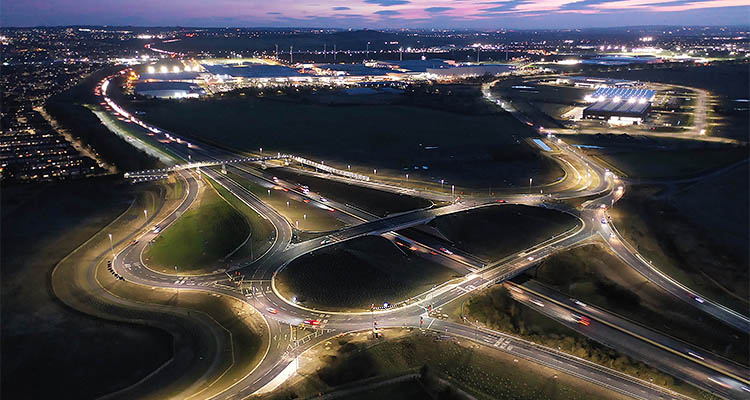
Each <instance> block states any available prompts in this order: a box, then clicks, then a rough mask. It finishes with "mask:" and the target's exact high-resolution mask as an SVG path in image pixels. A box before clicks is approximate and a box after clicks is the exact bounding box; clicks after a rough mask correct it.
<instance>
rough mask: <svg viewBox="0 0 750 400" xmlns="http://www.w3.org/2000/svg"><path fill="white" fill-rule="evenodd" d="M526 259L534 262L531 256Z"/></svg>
mask: <svg viewBox="0 0 750 400" xmlns="http://www.w3.org/2000/svg"><path fill="white" fill-rule="evenodd" d="M526 259H527V260H529V261H534V257H532V256H528V257H526Z"/></svg>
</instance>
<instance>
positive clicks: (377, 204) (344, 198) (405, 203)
mask: <svg viewBox="0 0 750 400" xmlns="http://www.w3.org/2000/svg"><path fill="white" fill-rule="evenodd" d="M269 172H270V173H272V174H274V175H275V176H277V177H279V178H280V179H283V180H285V181H289V182H292V183H301V184H303V185H307V186H309V187H310V190H311V191H313V192H315V193H318V194H320V195H321V196H323V197H328V198H331V199H334V200H336V201H338V202H340V203H344V204H351V205H353V206H355V207H358V208H360V209H362V210H365V211H367V212H370V213H372V214H375V215H378V216H381V217H384V216H386V215H388V214H395V213H399V212H403V211H409V210H414V209H417V208H424V207H429V206H430V205H431V204H432V203H431V202H430V201H429V200H425V199H420V198H418V197H412V196H406V195H401V194H396V193H390V192H384V191H382V190H375V189H369V188H366V187H361V186H356V185H350V184H346V183H342V182H337V181H333V180H328V179H323V178H318V177H315V176H310V175H306V174H303V173H297V172H294V171H293V170H290V169H287V168H274V169H272V170H269Z"/></svg>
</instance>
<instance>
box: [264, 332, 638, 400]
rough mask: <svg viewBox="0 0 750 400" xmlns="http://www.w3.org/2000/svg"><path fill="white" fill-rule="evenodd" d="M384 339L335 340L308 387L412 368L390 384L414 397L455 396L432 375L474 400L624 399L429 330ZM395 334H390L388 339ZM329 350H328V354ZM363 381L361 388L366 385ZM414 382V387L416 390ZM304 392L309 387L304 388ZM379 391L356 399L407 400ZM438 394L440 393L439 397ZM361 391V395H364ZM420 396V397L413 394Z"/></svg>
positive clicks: (348, 382)
mask: <svg viewBox="0 0 750 400" xmlns="http://www.w3.org/2000/svg"><path fill="white" fill-rule="evenodd" d="M384 334H385V337H386V340H384V341H382V340H381V341H377V342H375V341H373V340H372V339H370V340H368V341H366V342H361V341H356V340H352V339H350V336H345V337H343V338H341V339H338V340H337V343H335V345H334V346H335V347H336V348H337V349H338V351H335V352H334V351H329V352H326V354H325V355H324V356H323V357H321V358H322V359H325V360H327V363H326V364H324V365H323V366H322V367H321V368H320V369H318V370H317V371H316V372H314V373H312V374H309V375H307V374H306V370H303V371H304V372H303V373H305V374H306V380H307V382H305V383H306V384H307V385H308V386H312V383H313V382H314V383H317V384H318V385H319V387H320V386H323V387H326V386H327V387H336V386H340V385H347V386H346V387H351V385H352V383H353V382H358V381H360V380H362V379H366V378H371V377H377V376H385V377H387V376H394V375H398V374H403V373H407V372H409V373H414V372H417V373H419V374H420V375H421V376H420V378H419V380H417V381H410V382H412V383H411V385H409V383H408V382H407V383H403V384H399V385H393V386H394V387H405V388H404V390H405V391H406V392H407V393H412V394H414V395H419V394H420V393H422V396H424V393H425V392H424V391H419V390H416V388H419V387H421V388H422V390H428V391H431V392H432V393H431V396H430V397H428V398H439V399H457V398H463V397H456V396H455V394H453V395H451V393H452V392H453V393H455V391H452V390H450V389H447V390H446V389H445V388H438V386H439V385H438V384H437V383H436V378H442V379H444V380H446V381H448V382H450V384H451V386H453V387H455V388H458V389H460V390H462V391H465V392H467V393H469V394H470V395H472V396H476V398H477V399H529V400H531V399H540V400H541V399H550V398H554V399H559V400H563V399H571V400H572V399H592V398H610V399H621V398H624V397H622V396H620V395H618V394H616V393H614V392H610V391H608V390H606V389H603V388H601V387H599V386H596V385H593V384H590V383H587V382H584V381H582V380H580V379H577V378H574V377H571V376H569V375H566V374H563V373H559V372H557V371H555V370H553V369H549V368H546V367H542V366H540V365H538V364H535V363H532V362H529V361H526V360H524V359H518V358H514V357H513V356H511V355H509V354H506V353H504V352H500V351H496V350H493V349H488V348H486V347H484V346H477V345H474V344H472V343H471V342H468V341H465V340H463V339H455V340H454V339H447V340H443V339H441V338H439V337H438V336H437V335H436V334H434V333H426V334H425V333H419V332H413V333H407V332H405V331H399V330H386V331H385V333H384ZM392 336H394V337H393V338H390V337H392ZM329 353H330V354H329ZM367 382H369V381H365V382H363V383H362V384H361V386H365V385H366V384H367ZM414 384H417V385H418V386H417V387H416V388H415V387H414ZM308 390H309V389H308ZM382 390H383V391H382V392H381V394H384V393H389V394H390V395H389V396H388V397H383V396H380V397H373V396H370V397H359V394H357V395H356V396H355V397H356V398H381V399H382V398H389V399H394V400H396V399H407V398H409V399H410V398H414V397H405V396H404V393H399V392H397V391H393V390H391V389H389V387H385V388H383V389H382ZM306 392H307V391H306V390H304V389H303V388H302V387H299V386H297V387H294V386H293V387H292V388H288V389H286V390H284V391H282V393H281V394H280V395H279V396H278V397H277V398H281V396H284V397H285V398H290V396H294V395H299V396H300V397H303V396H306V395H312V393H310V394H307V393H306ZM438 393H440V394H441V395H438ZM363 395H364V394H363ZM417 398H419V397H417Z"/></svg>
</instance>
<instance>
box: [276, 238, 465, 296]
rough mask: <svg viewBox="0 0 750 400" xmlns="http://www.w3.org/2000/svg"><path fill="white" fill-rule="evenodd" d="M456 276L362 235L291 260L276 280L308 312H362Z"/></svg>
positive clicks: (380, 241) (445, 269) (283, 291)
mask: <svg viewBox="0 0 750 400" xmlns="http://www.w3.org/2000/svg"><path fill="white" fill-rule="evenodd" d="M453 276H454V272H453V271H452V270H450V269H448V268H446V267H443V266H441V265H440V264H436V263H433V262H430V261H428V260H426V259H424V258H422V257H419V256H417V255H411V254H405V253H403V252H402V251H401V250H400V249H399V248H397V247H396V246H395V245H394V244H393V243H392V242H390V241H389V240H387V239H384V238H382V237H379V236H364V237H361V238H357V239H353V240H349V241H347V242H344V243H341V244H337V245H333V246H329V247H326V248H324V249H321V250H318V251H316V252H315V253H312V254H307V255H304V256H302V257H300V258H298V259H296V260H294V261H292V262H291V263H290V264H289V265H288V266H287V267H286V268H285V269H284V270H282V271H281V272H279V274H278V275H277V276H276V287H277V289H278V290H279V292H281V294H282V295H283V296H284V297H286V298H288V299H291V298H292V297H293V296H297V299H298V300H300V301H301V302H302V304H303V305H305V306H307V307H313V308H317V309H325V310H358V311H362V310H369V309H370V306H371V305H372V304H375V305H376V306H379V305H382V304H383V303H385V302H388V303H397V302H400V301H402V300H406V299H408V298H409V297H412V296H415V295H418V294H420V293H423V292H425V291H426V290H429V289H430V288H432V287H433V286H435V285H439V284H441V283H443V282H446V281H448V280H450V279H451V278H452V277H453Z"/></svg>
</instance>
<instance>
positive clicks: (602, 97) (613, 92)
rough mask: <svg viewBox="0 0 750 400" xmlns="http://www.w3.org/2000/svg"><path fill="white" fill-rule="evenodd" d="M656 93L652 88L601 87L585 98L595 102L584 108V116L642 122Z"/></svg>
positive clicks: (616, 122) (623, 122)
mask: <svg viewBox="0 0 750 400" xmlns="http://www.w3.org/2000/svg"><path fill="white" fill-rule="evenodd" d="M655 95H656V91H654V90H651V89H632V88H618V87H614V88H612V87H609V88H599V89H596V90H595V91H594V92H593V93H592V94H590V95H587V96H586V97H585V98H584V100H586V101H587V102H593V103H594V104H592V105H590V106H588V107H586V108H585V109H584V110H583V118H584V119H601V120H607V121H608V122H610V123H612V124H640V123H641V122H643V120H644V119H645V118H646V116H647V115H648V112H649V110H650V109H651V101H652V100H653V99H654V96H655Z"/></svg>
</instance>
